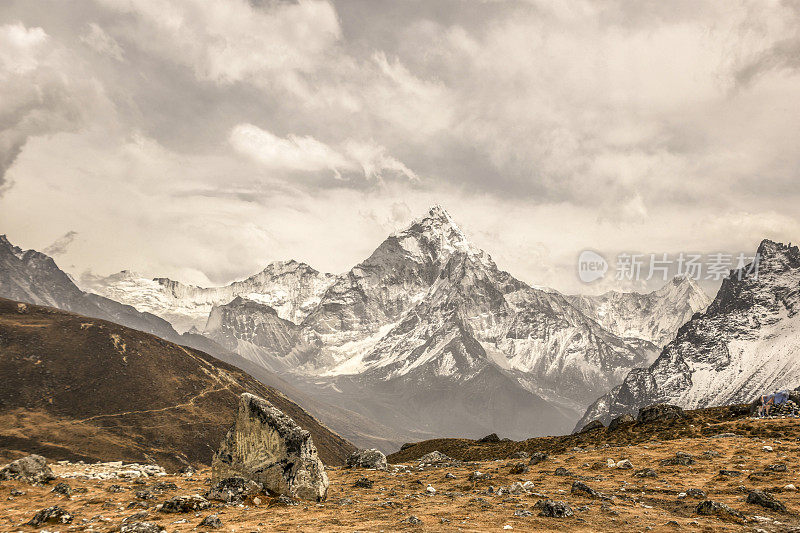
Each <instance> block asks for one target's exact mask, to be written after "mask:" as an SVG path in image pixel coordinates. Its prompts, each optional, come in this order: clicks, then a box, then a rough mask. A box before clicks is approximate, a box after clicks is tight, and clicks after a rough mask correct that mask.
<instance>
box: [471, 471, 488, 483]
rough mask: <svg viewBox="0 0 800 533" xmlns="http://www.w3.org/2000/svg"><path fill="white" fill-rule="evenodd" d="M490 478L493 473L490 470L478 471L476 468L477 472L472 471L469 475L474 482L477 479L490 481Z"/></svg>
mask: <svg viewBox="0 0 800 533" xmlns="http://www.w3.org/2000/svg"><path fill="white" fill-rule="evenodd" d="M490 479H492V474H490V473H489V472H478V471H477V470H476V471H475V472H472V473H471V474H470V475H469V480H470V481H473V482H476V481H488V480H490Z"/></svg>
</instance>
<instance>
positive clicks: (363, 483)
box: [353, 477, 375, 489]
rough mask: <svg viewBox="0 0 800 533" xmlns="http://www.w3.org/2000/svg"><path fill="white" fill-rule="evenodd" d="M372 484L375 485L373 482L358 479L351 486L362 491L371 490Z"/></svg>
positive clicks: (361, 478) (362, 478) (366, 479)
mask: <svg viewBox="0 0 800 533" xmlns="http://www.w3.org/2000/svg"><path fill="white" fill-rule="evenodd" d="M374 484H375V482H374V481H372V480H370V479H368V478H365V477H360V478H358V479H357V480H356V481H355V483H353V486H354V487H359V488H362V489H371V488H372V486H373V485H374Z"/></svg>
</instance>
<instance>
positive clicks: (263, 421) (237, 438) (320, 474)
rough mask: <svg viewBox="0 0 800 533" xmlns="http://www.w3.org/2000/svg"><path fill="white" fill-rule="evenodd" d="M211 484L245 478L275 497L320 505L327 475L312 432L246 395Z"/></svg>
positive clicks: (218, 457)
mask: <svg viewBox="0 0 800 533" xmlns="http://www.w3.org/2000/svg"><path fill="white" fill-rule="evenodd" d="M211 468H212V473H211V476H212V482H213V483H217V482H219V481H221V480H223V479H225V478H229V477H237V476H238V477H243V478H245V479H249V480H252V481H255V482H257V483H261V484H262V485H263V486H264V488H265V489H266V490H268V491H270V492H271V493H273V494H279V495H284V496H292V497H295V498H301V499H304V500H315V501H322V500H324V499H325V498H326V497H327V494H328V476H327V475H326V474H325V467H324V466H323V464H322V461H320V459H319V457H318V456H317V449H316V448H315V446H314V442H313V441H312V440H311V434H310V433H309V432H308V431H306V430H304V429H302V428H300V426H298V425H297V424H296V423H295V422H294V420H292V419H291V418H289V417H288V416H286V415H285V414H283V413H282V412H281V411H280V410H278V409H276V408H275V407H273V406H272V405H271V404H270V403H269V402H267V401H265V400H263V399H261V398H258V397H256V396H253V395H252V394H248V393H244V394H242V396H241V400H240V402H239V411H238V413H237V415H236V421H235V422H234V425H233V427H232V428H231V429H230V431H228V434H227V435H225V437H224V438H223V440H222V444H221V445H220V448H219V450H218V451H217V453H216V454H215V455H214V459H213V462H212V464H211Z"/></svg>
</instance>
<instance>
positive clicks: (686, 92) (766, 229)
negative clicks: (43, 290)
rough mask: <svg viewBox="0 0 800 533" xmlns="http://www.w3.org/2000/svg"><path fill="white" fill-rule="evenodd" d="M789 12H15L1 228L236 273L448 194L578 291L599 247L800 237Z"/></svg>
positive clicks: (213, 276)
mask: <svg viewBox="0 0 800 533" xmlns="http://www.w3.org/2000/svg"><path fill="white" fill-rule="evenodd" d="M798 13H800V9H798V4H797V3H796V2H791V1H788V0H787V1H783V2H781V1H774V2H762V1H761V0H752V1H746V0H743V1H741V2H738V3H737V4H736V7H735V8H734V7H732V5H731V3H730V2H729V1H727V0H703V1H696V0H678V1H675V2H669V3H665V2H659V1H656V0H652V1H650V0H647V1H643V2H626V1H622V0H611V1H609V0H596V1H593V0H575V1H570V2H564V1H557V0H519V1H511V0H494V1H480V2H479V1H475V2H470V1H464V0H436V1H434V0H409V1H406V2H396V1H394V0H338V1H327V0H298V1H296V2H284V1H272V0H264V1H247V0H135V1H134V0H74V1H72V2H69V3H66V2H56V3H54V2H45V1H39V0H24V1H23V0H18V1H12V2H4V3H3V4H2V6H0V225H1V226H3V228H4V231H5V232H7V233H9V235H10V236H11V238H12V240H16V241H18V242H19V244H21V245H24V246H31V247H40V248H44V247H46V246H47V245H48V244H49V243H52V242H53V241H54V240H55V239H57V238H58V237H59V236H60V235H63V233H64V229H65V227H66V228H74V231H76V232H79V233H80V235H81V239H80V240H77V241H75V242H73V243H72V244H71V245H70V246H69V248H67V249H66V250H65V251H64V253H63V254H62V256H61V258H60V261H62V262H64V263H65V266H66V267H68V268H71V269H73V270H77V271H83V270H85V269H94V270H96V271H98V272H100V273H108V272H111V271H113V270H118V269H122V268H134V269H138V270H142V271H144V272H145V273H147V274H151V275H167V276H172V277H178V278H181V279H184V280H187V281H193V282H197V283H210V282H214V283H219V282H224V281H229V280H230V279H233V278H236V277H241V276H244V275H247V274H249V273H251V272H252V271H255V270H257V269H259V268H260V267H261V266H263V264H264V263H265V262H267V261H270V260H274V259H280V258H289V257H294V258H297V259H300V260H306V261H308V262H310V263H312V264H314V266H316V267H317V268H321V269H325V270H331V271H338V270H343V269H345V268H347V267H349V266H350V265H352V264H353V263H355V262H357V261H358V260H360V259H362V258H363V256H364V255H366V254H368V253H369V251H370V249H371V248H372V247H374V246H375V245H376V244H377V243H378V242H379V241H380V239H381V238H383V237H384V236H385V235H386V233H388V232H390V231H394V230H395V229H397V228H398V227H400V226H402V225H403V224H405V223H407V222H408V220H409V218H410V217H411V216H416V215H417V214H418V213H420V212H423V211H424V210H425V208H426V207H427V206H428V205H429V204H431V203H441V204H444V205H445V206H446V207H447V208H448V209H450V211H451V212H452V213H453V215H454V216H455V217H456V219H457V220H460V221H461V222H462V223H463V224H464V225H465V226H466V229H467V230H468V231H469V232H470V233H472V234H473V235H474V236H475V239H476V240H477V241H478V244H480V245H482V246H484V247H485V248H487V249H488V250H489V251H490V252H491V253H492V254H493V255H494V256H495V258H496V259H497V260H498V262H499V263H500V264H501V266H503V267H504V268H506V269H508V270H511V271H512V272H514V273H516V274H518V275H519V276H521V277H523V278H525V279H527V280H529V281H534V282H538V283H542V284H552V285H556V286H558V287H561V288H564V289H566V290H571V289H573V288H574V283H575V276H574V258H575V257H576V256H577V252H579V251H580V249H582V248H586V247H591V248H593V249H602V250H607V251H608V252H610V253H614V252H616V251H619V250H626V249H627V250H646V251H653V252H673V251H677V250H713V251H717V250H734V251H740V250H743V251H747V250H749V249H751V248H753V247H754V246H755V245H756V244H757V241H758V240H759V239H760V238H762V237H772V238H776V239H783V240H796V239H797V235H798V234H799V233H800V221H798V215H797V211H796V208H795V206H796V202H797V201H798V200H800V182H798V180H797V169H798V166H799V165H800V150H798V148H797V145H796V144H797V143H796V139H795V137H796V135H795V131H796V124H797V123H798V120H800V109H798V107H797V105H796V95H797V94H798V90H800V72H798V68H797V67H798V66H800V63H799V61H800V60H798V57H800V54H799V53H798V51H799V50H800V48H799V47H798V42H800V36H799V34H798V27H800V23H798V21H799V17H798ZM31 220H35V221H36V223H35V224H33V223H31ZM732 228H733V229H735V231H731V229H732ZM651 248H652V249H651Z"/></svg>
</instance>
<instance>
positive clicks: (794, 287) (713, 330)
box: [577, 240, 800, 427]
mask: <svg viewBox="0 0 800 533" xmlns="http://www.w3.org/2000/svg"><path fill="white" fill-rule="evenodd" d="M757 254H758V255H757V257H759V258H760V261H759V263H758V266H757V268H753V265H747V266H745V267H743V268H741V269H739V270H734V271H731V273H730V275H729V276H728V277H727V278H725V279H724V280H723V282H722V286H721V287H720V289H719V292H718V293H717V296H716V298H715V299H714V301H713V302H712V303H711V305H709V307H708V309H706V310H705V312H703V313H699V314H697V315H695V316H694V317H693V318H692V319H691V320H689V321H688V322H687V323H686V324H684V325H683V326H681V328H680V329H679V331H678V333H677V336H676V337H675V338H674V339H673V340H672V341H671V342H670V343H669V344H667V346H666V348H664V350H663V351H662V352H661V355H660V356H659V357H658V358H657V359H656V360H655V361H654V362H653V363H652V364H651V365H649V366H648V367H646V368H636V369H634V370H632V371H631V372H630V373H629V374H628V376H627V377H626V378H625V380H624V381H623V382H622V383H621V384H620V385H618V386H617V387H615V388H614V389H613V390H612V391H611V392H609V393H608V394H606V395H604V396H603V397H601V398H600V399H598V400H597V401H596V402H595V403H594V404H592V405H591V406H590V407H589V409H588V410H587V411H586V413H585V414H584V416H583V417H582V418H581V420H580V421H579V422H578V426H577V427H581V426H582V425H583V424H585V423H588V422H589V421H591V420H595V419H600V420H603V421H606V422H607V421H609V420H610V419H612V418H613V417H616V416H618V415H620V414H623V413H635V412H636V410H637V409H638V408H640V407H642V406H645V405H649V404H652V403H657V402H668V403H673V404H677V405H680V406H682V407H686V408H691V409H695V408H701V407H708V406H715V405H725V404H729V403H739V402H747V401H750V400H752V399H753V398H755V397H757V396H758V395H759V394H762V393H764V392H765V391H766V392H769V391H774V390H778V389H782V388H792V389H793V388H795V387H797V385H798V384H800V314H798V313H799V312H800V252H798V248H797V246H791V245H784V244H780V243H777V242H773V241H770V240H764V241H763V242H762V243H761V245H760V246H759V247H758V251H757Z"/></svg>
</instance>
